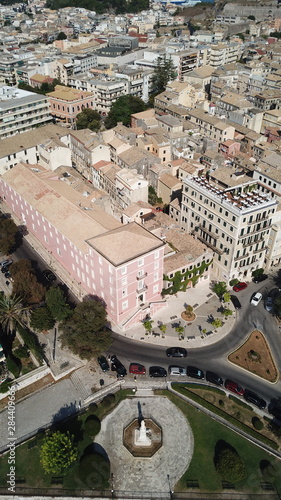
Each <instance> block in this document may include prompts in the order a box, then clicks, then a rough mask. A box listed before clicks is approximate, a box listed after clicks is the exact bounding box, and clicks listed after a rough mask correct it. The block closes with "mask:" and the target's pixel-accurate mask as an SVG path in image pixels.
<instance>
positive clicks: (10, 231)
mask: <svg viewBox="0 0 281 500" xmlns="http://www.w3.org/2000/svg"><path fill="white" fill-rule="evenodd" d="M18 236H19V232H18V228H17V226H16V224H15V223H14V221H13V220H12V219H8V218H7V217H4V216H3V215H2V216H1V217H0V252H2V253H3V254H4V255H8V254H9V253H12V252H13V251H14V250H15V248H16V247H17V242H18Z"/></svg>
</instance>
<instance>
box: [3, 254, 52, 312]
mask: <svg viewBox="0 0 281 500" xmlns="http://www.w3.org/2000/svg"><path fill="white" fill-rule="evenodd" d="M10 272H11V275H12V277H13V280H14V282H13V294H15V295H19V296H20V297H22V301H23V303H24V304H25V305H27V304H37V303H38V302H41V300H42V299H43V297H44V295H45V288H44V286H43V285H42V284H41V283H39V282H38V280H37V278H36V276H35V272H34V270H33V268H32V264H31V262H30V261H29V260H26V259H20V260H18V261H17V262H13V264H12V265H11V266H10Z"/></svg>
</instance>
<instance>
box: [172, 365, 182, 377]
mask: <svg viewBox="0 0 281 500" xmlns="http://www.w3.org/2000/svg"><path fill="white" fill-rule="evenodd" d="M169 374H170V375H178V376H186V368H182V367H181V366H176V365H171V366H169Z"/></svg>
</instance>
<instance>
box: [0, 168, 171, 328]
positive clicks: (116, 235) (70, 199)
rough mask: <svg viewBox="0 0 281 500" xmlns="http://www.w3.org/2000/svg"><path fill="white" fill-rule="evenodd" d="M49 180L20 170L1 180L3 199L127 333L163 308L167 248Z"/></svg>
mask: <svg viewBox="0 0 281 500" xmlns="http://www.w3.org/2000/svg"><path fill="white" fill-rule="evenodd" d="M47 174H48V172H47V171H46V170H45V169H44V168H43V167H40V165H38V168H36V169H34V168H31V167H29V166H28V165H23V164H18V165H17V166H16V167H15V168H13V169H12V170H9V171H8V172H6V173H5V174H4V175H3V176H2V177H1V180H0V194H1V197H2V199H3V200H4V202H5V203H6V204H7V205H8V207H9V208H10V210H11V211H12V213H14V214H15V216H16V217H17V218H18V219H19V220H20V221H22V223H23V224H25V226H26V227H27V229H28V231H29V232H30V233H32V234H33V235H34V237H35V238H36V240H37V242H38V244H39V245H40V246H41V247H42V248H44V250H45V251H47V252H48V253H49V256H50V258H51V260H52V261H53V262H57V263H58V264H59V265H60V266H61V268H62V269H63V270H64V274H63V277H64V280H65V282H66V284H68V285H70V286H71V283H73V282H76V283H77V284H78V285H79V286H80V290H81V291H82V295H89V294H92V295H98V296H99V297H101V298H102V299H103V300H104V301H105V303H106V306H107V314H108V317H109V320H110V321H112V322H114V323H115V324H118V325H119V326H120V327H122V328H126V327H128V326H129V325H130V324H132V323H134V322H138V321H140V320H142V319H143V318H144V317H145V316H146V315H147V314H153V313H154V312H155V311H156V310H158V309H159V308H162V307H163V306H164V305H165V301H163V300H162V299H161V291H162V288H163V261H164V246H165V243H164V242H163V241H162V240H161V239H160V238H158V237H157V236H155V235H153V234H152V233H150V232H149V231H147V230H146V229H144V228H143V227H142V226H140V225H138V224H136V223H135V222H132V223H130V224H125V225H123V224H121V223H119V222H118V221H117V220H116V219H114V218H113V217H112V216H111V215H108V214H106V213H105V212H104V211H103V210H102V209H101V208H99V207H98V206H97V205H94V201H93V200H91V199H90V200H87V199H86V198H85V195H84V193H81V194H80V193H78V192H77V191H76V190H75V189H73V188H72V187H71V186H69V185H68V184H67V183H64V182H58V181H57V180H56V179H54V175H53V173H52V172H50V173H49V175H47ZM31 187H32V189H31Z"/></svg>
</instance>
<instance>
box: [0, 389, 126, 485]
mask: <svg viewBox="0 0 281 500" xmlns="http://www.w3.org/2000/svg"><path fill="white" fill-rule="evenodd" d="M132 395H133V392H132V390H130V389H126V390H120V391H118V392H117V393H115V399H114V400H113V401H112V402H111V404H110V406H106V405H104V404H103V403H102V402H101V403H100V404H99V405H98V406H97V410H96V412H95V415H97V416H98V417H99V419H100V420H102V419H103V418H104V417H105V416H106V415H107V414H108V413H110V412H111V411H112V410H113V408H115V407H116V406H117V405H118V403H119V402H120V401H122V400H123V399H126V398H127V397H129V396H132ZM90 414H91V413H90V412H89V411H85V412H82V413H80V414H79V415H78V416H73V417H68V418H67V419H65V420H63V421H62V422H59V423H58V424H57V425H56V429H58V430H60V431H61V432H67V431H68V432H70V434H71V435H74V440H75V442H76V443H77V446H78V453H79V458H80V457H81V456H82V455H83V453H84V450H85V448H87V447H88V446H89V445H91V444H92V443H93V439H92V438H91V437H90V436H89V435H88V434H86V433H85V432H83V423H84V422H85V420H86V419H87V417H88V416H89V415H90ZM31 441H36V442H37V444H36V446H34V447H33V448H28V446H29V443H30V441H28V442H26V443H24V444H22V445H20V446H18V447H17V448H16V477H18V478H25V481H26V482H25V483H24V485H25V486H32V487H34V488H39V487H51V480H52V476H55V474H45V473H44V471H43V468H42V466H41V464H40V446H41V443H42V440H41V439H36V436H35V437H34V438H32V440H31ZM8 456H9V454H5V455H3V456H2V457H1V458H0V486H6V485H7V473H8V472H9V467H10V465H9V464H8ZM77 471H78V464H75V465H73V466H72V467H70V469H69V470H68V471H67V472H66V473H65V474H57V476H64V479H63V485H64V487H65V488H70V489H76V488H79V489H83V488H85V485H83V484H81V481H80V480H79V477H78V474H77ZM99 479H100V478H99ZM56 486H58V487H62V486H61V485H53V487H56ZM98 486H101V485H100V481H99V485H98ZM107 486H108V485H107ZM101 487H103V488H105V487H106V485H105V483H104V484H103V485H102V486H101ZM98 489H99V488H98Z"/></svg>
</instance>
